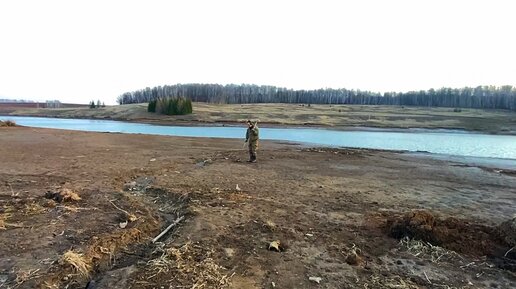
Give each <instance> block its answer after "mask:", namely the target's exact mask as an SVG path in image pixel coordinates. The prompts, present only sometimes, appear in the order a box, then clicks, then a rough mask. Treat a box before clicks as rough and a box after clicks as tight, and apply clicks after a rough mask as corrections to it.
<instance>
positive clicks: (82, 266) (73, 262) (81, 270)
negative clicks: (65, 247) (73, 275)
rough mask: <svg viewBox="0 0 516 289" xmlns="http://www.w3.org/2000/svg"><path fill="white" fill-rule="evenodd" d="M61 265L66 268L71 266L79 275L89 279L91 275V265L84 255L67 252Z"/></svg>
mask: <svg viewBox="0 0 516 289" xmlns="http://www.w3.org/2000/svg"><path fill="white" fill-rule="evenodd" d="M59 263H60V264H61V265H64V266H70V267H72V269H73V270H74V271H75V272H77V273H78V274H79V275H81V276H84V277H88V276H89V275H90V269H91V265H89V264H88V263H87V262H86V260H85V258H84V255H83V254H79V253H77V252H74V251H72V250H70V251H67V252H66V253H64V254H63V256H61V259H60V260H59Z"/></svg>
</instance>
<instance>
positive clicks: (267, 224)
mask: <svg viewBox="0 0 516 289" xmlns="http://www.w3.org/2000/svg"><path fill="white" fill-rule="evenodd" d="M264 226H265V227H267V228H268V229H269V230H271V231H274V230H276V227H277V226H276V224H275V223H274V222H273V221H271V220H267V221H266V222H265V225H264Z"/></svg>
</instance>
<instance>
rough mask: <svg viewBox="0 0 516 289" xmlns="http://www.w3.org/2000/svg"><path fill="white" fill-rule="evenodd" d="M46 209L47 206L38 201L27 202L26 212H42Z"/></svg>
mask: <svg viewBox="0 0 516 289" xmlns="http://www.w3.org/2000/svg"><path fill="white" fill-rule="evenodd" d="M44 211H45V208H44V207H43V206H41V205H40V204H38V203H29V204H25V213H26V214H40V213H43V212H44Z"/></svg>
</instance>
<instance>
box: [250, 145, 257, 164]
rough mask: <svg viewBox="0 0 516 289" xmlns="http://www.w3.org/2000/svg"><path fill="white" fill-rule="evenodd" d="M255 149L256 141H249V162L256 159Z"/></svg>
mask: <svg viewBox="0 0 516 289" xmlns="http://www.w3.org/2000/svg"><path fill="white" fill-rule="evenodd" d="M256 150H258V141H256V142H249V161H250V162H255V161H256Z"/></svg>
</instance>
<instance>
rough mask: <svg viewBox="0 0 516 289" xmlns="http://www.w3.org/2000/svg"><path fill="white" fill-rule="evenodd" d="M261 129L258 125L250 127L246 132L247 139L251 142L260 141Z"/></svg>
mask: <svg viewBox="0 0 516 289" xmlns="http://www.w3.org/2000/svg"><path fill="white" fill-rule="evenodd" d="M259 134H260V131H259V129H258V127H257V126H254V127H253V128H248V129H247V132H246V134H245V141H246V142H249V143H255V142H257V141H258V138H259Z"/></svg>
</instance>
